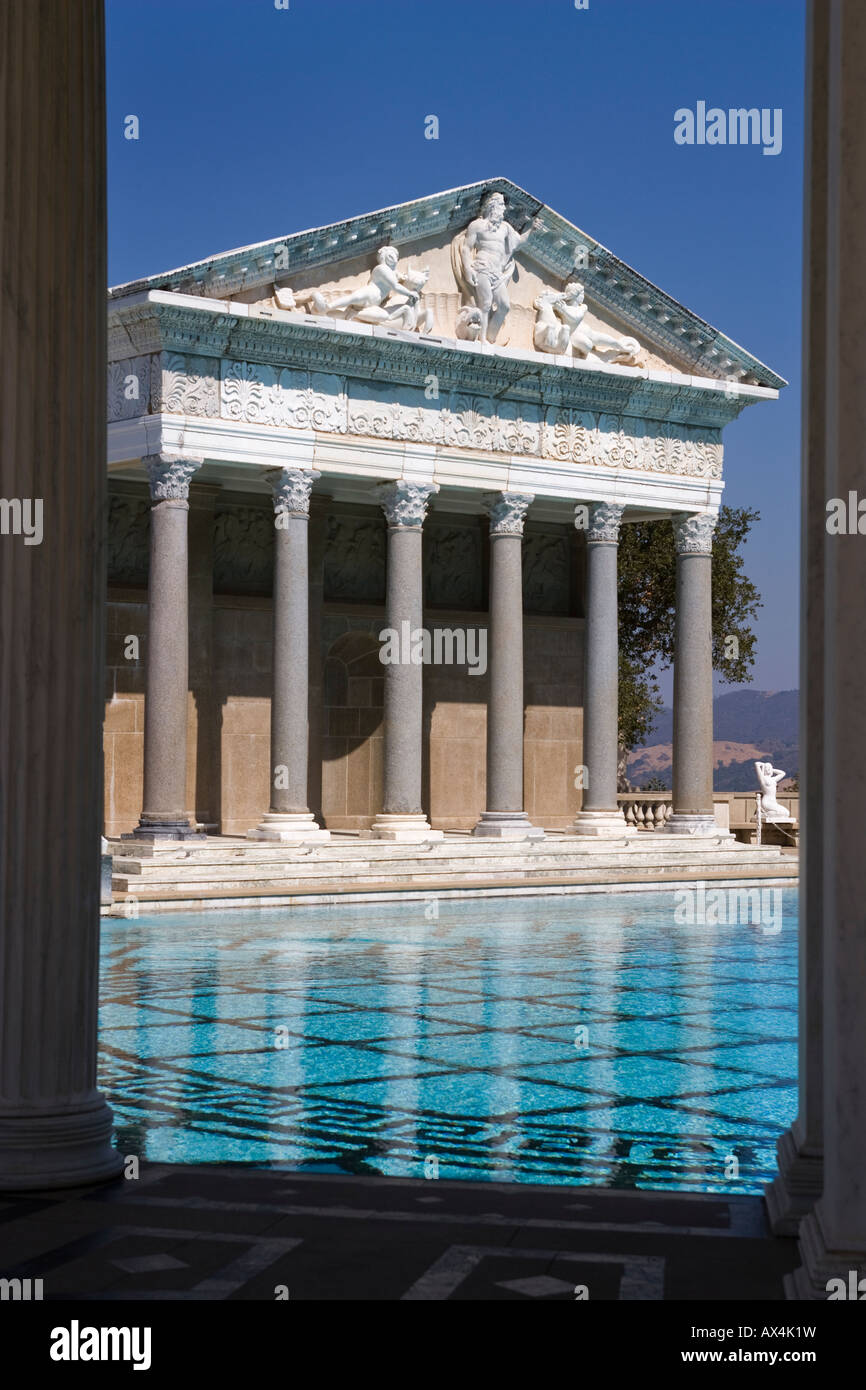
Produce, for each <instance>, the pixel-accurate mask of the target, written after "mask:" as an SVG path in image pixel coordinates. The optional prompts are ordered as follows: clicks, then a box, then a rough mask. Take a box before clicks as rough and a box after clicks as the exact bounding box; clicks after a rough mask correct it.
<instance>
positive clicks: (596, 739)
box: [574, 502, 634, 839]
mask: <svg viewBox="0 0 866 1390" xmlns="http://www.w3.org/2000/svg"><path fill="white" fill-rule="evenodd" d="M623 511H624V508H623V507H622V506H620V505H619V504H618V503H612V502H591V503H589V504H584V503H579V504H578V506H577V507H576V508H575V524H576V525H578V526H579V527H581V529H583V527H584V526H585V529H586V626H585V628H584V647H583V762H584V767H585V769H586V773H585V783H584V793H583V804H582V806H581V809H580V811H579V812H578V814H577V818H576V820H575V823H574V832H575V834H577V835H592V836H597V837H598V838H600V839H611V838H614V839H621V838H622V837H623V836H626V835H631V834H633V833H634V832H633V829H632V827H630V826H628V825H626V820H625V816H624V815H623V813H622V811H621V810H620V807H619V803H618V801H617V781H616V777H617V762H618V754H619V601H618V593H617V547H618V544H619V527H620V521H621V519H622V514H623Z"/></svg>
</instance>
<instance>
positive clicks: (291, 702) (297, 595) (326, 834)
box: [247, 468, 331, 844]
mask: <svg viewBox="0 0 866 1390" xmlns="http://www.w3.org/2000/svg"><path fill="white" fill-rule="evenodd" d="M320 476H321V475H320V474H319V473H315V472H313V471H312V470H311V469H300V468H276V469H272V470H269V472H268V481H269V482H270V484H271V487H272V488H273V493H274V528H275V534H274V642H273V653H274V654H273V672H274V681H273V690H272V692H271V808H270V810H269V811H268V812H267V814H266V815H265V817H264V820H263V821H262V823H261V825H259V826H258V827H257V829H255V830H251V831H249V834H248V836H247V838H248V839H250V840H277V841H279V842H280V843H281V844H302V843H303V844H309V843H310V842H313V843H322V842H323V841H325V840H330V838H331V835H330V831H328V830H322V829H321V828H320V827H319V826H318V825H317V824H316V821H315V819H314V817H313V814H312V812H311V811H310V810H309V809H308V806H307V795H308V793H307V774H308V768H309V740H310V721H309V626H310V593H309V571H310V567H309V557H308V548H307V546H308V528H309V520H310V493H311V492H312V490H313V483H314V482H315V480H316V478H318V477H320Z"/></svg>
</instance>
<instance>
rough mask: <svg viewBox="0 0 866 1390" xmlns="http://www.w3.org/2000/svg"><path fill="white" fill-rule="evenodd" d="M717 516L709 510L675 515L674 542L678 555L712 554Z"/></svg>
mask: <svg viewBox="0 0 866 1390" xmlns="http://www.w3.org/2000/svg"><path fill="white" fill-rule="evenodd" d="M717 519H718V518H717V517H715V516H714V515H712V514H711V513H710V512H700V513H698V514H696V515H683V516H675V517H674V518H673V524H674V543H675V545H676V548H677V554H678V555H712V553H713V532H714V531H715V529H716V521H717Z"/></svg>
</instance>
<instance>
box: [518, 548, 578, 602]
mask: <svg viewBox="0 0 866 1390" xmlns="http://www.w3.org/2000/svg"><path fill="white" fill-rule="evenodd" d="M523 604H524V607H525V609H526V611H527V613H556V614H567V613H569V612H570V609H571V551H570V548H569V542H568V539H567V538H566V537H565V536H563V535H550V534H544V533H542V532H537V531H530V532H527V534H526V535H525V536H524V538H523Z"/></svg>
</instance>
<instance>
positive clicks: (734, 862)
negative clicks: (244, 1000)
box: [112, 850, 781, 891]
mask: <svg viewBox="0 0 866 1390" xmlns="http://www.w3.org/2000/svg"><path fill="white" fill-rule="evenodd" d="M777 858H781V856H778V857H777V856H775V855H771V854H768V853H767V852H765V851H760V850H755V851H752V852H751V853H750V852H748V851H747V852H746V853H742V854H741V853H738V852H736V851H727V850H720V851H718V852H717V853H715V854H713V855H711V856H701V858H700V860H699V861H698V862H700V863H709V864H712V865H713V866H714V867H718V868H728V869H730V870H731V871H732V872H739V871H741V870H745V869H746V868H748V867H752V866H761V867H766V866H767V865H768V864H769V863H770V862H777ZM695 863H696V859H695V856H694V854H691V855H690V854H689V853H688V851H684V850H683V851H680V852H679V853H678V854H671V855H666V856H664V858H662V857H661V856H654V855H652V854H645V853H630V852H629V851H623V852H621V853H620V854H610V853H606V854H595V855H593V856H592V858H591V859H590V858H589V857H588V856H577V855H557V856H545V857H543V858H541V857H533V858H532V859H529V858H526V859H523V858H521V857H519V856H517V855H515V854H514V853H513V852H512V853H509V854H508V855H503V856H502V857H501V858H500V859H497V860H495V861H493V862H491V861H490V859H486V860H483V859H480V858H475V857H472V858H465V859H458V858H455V857H451V856H449V857H448V858H441V859H432V858H431V859H428V860H424V859H420V858H416V857H413V858H411V859H409V858H405V859H399V860H391V861H386V862H385V863H384V864H383V863H382V862H381V861H365V860H361V859H358V860H349V861H345V860H344V861H332V862H330V863H328V862H327V861H324V862H323V861H322V860H316V861H314V862H312V863H310V862H304V861H301V862H297V861H293V860H290V859H288V858H285V859H282V858H281V859H275V860H273V861H271V862H270V863H264V864H263V863H261V862H258V863H252V864H247V863H244V862H243V861H233V862H229V863H224V864H210V865H201V864H190V865H188V866H184V867H182V866H180V865H177V864H146V865H136V866H133V865H130V864H127V865H125V866H121V865H119V866H118V867H117V868H116V869H115V871H114V873H113V875H112V885H113V886H114V887H115V888H117V889H122V890H126V891H134V890H135V888H136V887H145V886H154V887H155V886H156V885H158V884H164V885H168V884H171V883H209V882H212V883H215V884H216V883H223V882H226V883H227V882H237V883H241V882H262V881H266V880H272V879H282V880H292V881H294V882H297V883H299V884H300V883H302V882H304V881H306V880H316V879H320V878H323V877H327V878H329V879H332V880H342V879H347V880H352V881H358V880H359V879H365V878H371V877H373V878H381V877H382V876H383V870H387V877H388V878H389V879H391V880H394V881H402V880H410V881H412V880H414V879H417V878H423V879H425V880H428V879H429V880H434V879H436V878H438V877H441V876H443V875H444V876H454V875H463V876H466V877H477V876H479V875H481V876H483V877H490V875H491V874H492V873H495V874H497V875H499V874H506V873H511V874H515V875H519V876H522V877H525V876H526V875H527V874H538V873H574V872H584V873H590V874H597V873H598V872H599V871H602V870H605V869H633V868H634V869H638V868H640V869H642V870H643V871H646V870H648V869H649V870H652V869H658V871H659V872H665V873H671V872H673V871H675V870H676V869H678V868H688V867H691V866H693V865H694V864H695Z"/></svg>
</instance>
